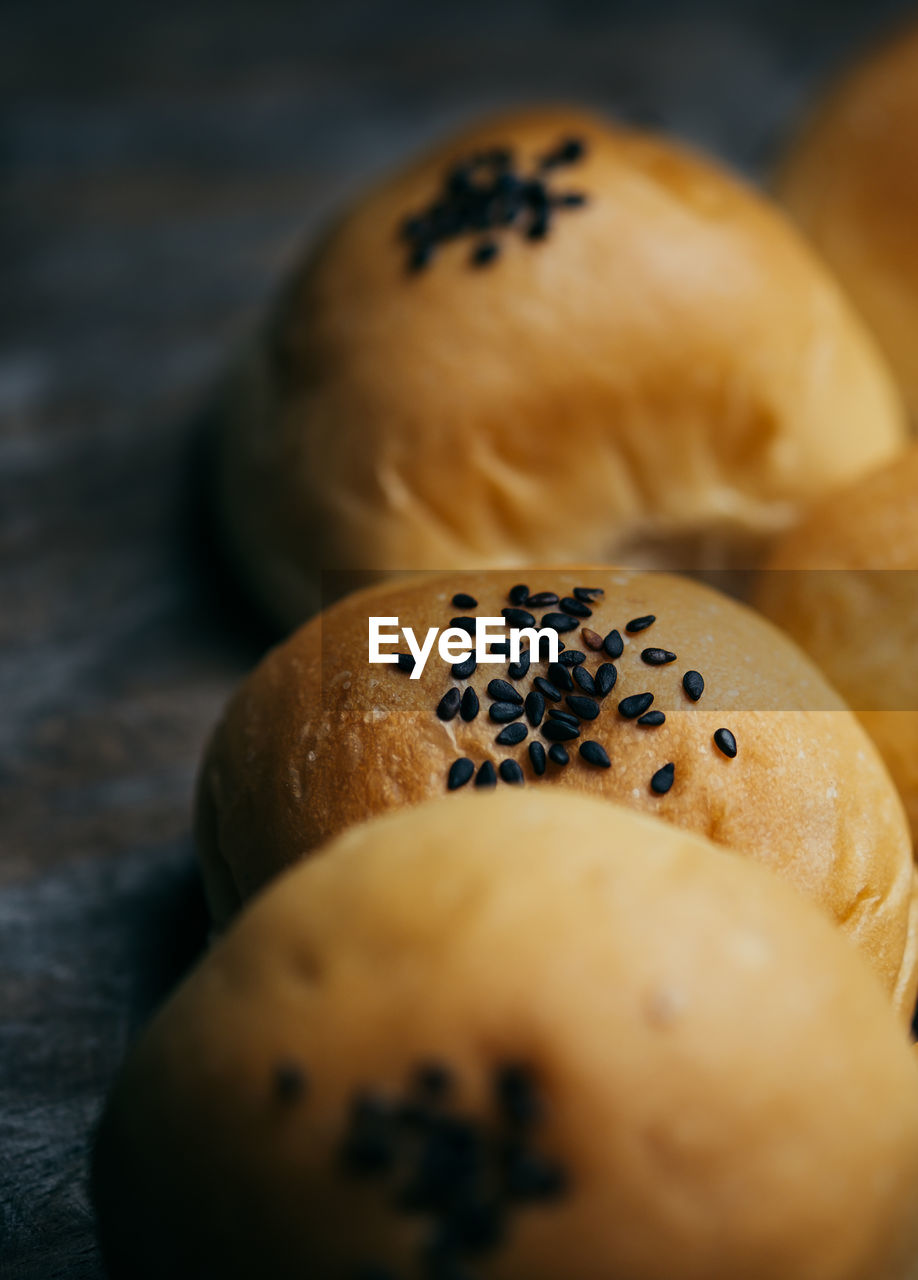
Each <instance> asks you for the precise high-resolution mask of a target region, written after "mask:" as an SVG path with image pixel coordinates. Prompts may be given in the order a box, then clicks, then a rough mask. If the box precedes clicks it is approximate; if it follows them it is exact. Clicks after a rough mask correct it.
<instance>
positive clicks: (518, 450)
mask: <svg viewBox="0 0 918 1280" xmlns="http://www.w3.org/2000/svg"><path fill="white" fill-rule="evenodd" d="M565 140H567V142H568V144H570V143H573V142H577V143H578V144H579V145H578V146H574V147H572V146H570V145H568V146H567V147H565V146H561V147H560V149H559V144H563V143H564V142H565ZM495 149H497V150H498V151H500V152H501V153H503V154H501V155H495ZM546 160H550V161H551V163H548V164H546ZM566 194H577V195H583V197H584V202H583V203H582V205H579V204H571V203H570V202H569V201H568V202H566V201H565V200H564V196H565V195H566ZM411 215H415V216H414V217H413V219H412V218H411ZM406 218H409V222H408V224H407V226H406V225H405V219H406ZM400 228H402V229H403V230H402V233H401V234H400V233H399V229H400ZM483 238H484V239H486V240H487V242H488V244H489V245H491V246H492V248H491V249H489V252H488V254H487V255H486V260H485V259H484V258H481V257H480V256H478V257H476V256H475V253H474V250H475V246H476V245H478V244H479V243H480V241H481V240H482V239H483ZM476 264H477V265H476ZM412 267H413V268H414V269H412ZM219 416H220V418H221V428H220V438H219V449H218V460H217V482H216V488H217V495H218V507H219V510H220V512H221V513H222V516H221V518H222V524H223V527H224V530H225V534H226V537H227V539H228V543H229V545H230V547H231V549H232V552H233V554H234V556H235V559H236V560H237V561H238V563H239V564H240V565H241V567H242V569H243V571H244V573H245V575H246V576H247V578H248V580H249V581H250V583H251V584H252V586H253V588H254V590H255V592H256V593H257V594H258V596H259V597H260V598H261V600H262V601H263V603H264V604H265V605H266V606H267V607H268V609H269V610H270V611H271V612H272V613H273V614H274V615H275V617H276V618H278V619H279V620H281V621H282V622H283V623H284V624H286V625H293V624H295V623H297V622H299V621H302V620H303V618H305V617H307V616H308V615H309V614H310V613H312V612H314V611H315V610H316V609H317V608H318V607H319V600H320V588H321V573H322V571H323V570H353V571H355V572H357V573H358V574H361V575H362V576H363V578H364V580H365V581H366V580H370V579H373V578H378V577H379V576H381V575H385V574H387V573H391V572H393V571H396V570H417V569H435V568H436V569H450V568H460V567H461V568H469V567H479V566H480V567H488V566H495V565H496V566H501V565H519V564H528V563H533V562H538V563H542V564H566V563H577V562H578V561H579V562H583V561H584V560H600V561H607V562H608V561H609V560H610V559H611V560H615V561H616V562H619V563H628V564H631V565H647V566H650V567H659V568H670V569H694V568H710V567H712V566H714V567H723V566H725V565H731V566H732V565H741V566H746V567H748V566H749V565H751V564H752V563H753V562H755V561H756V560H757V559H758V556H759V554H760V553H761V551H762V549H763V548H764V547H765V546H766V545H767V544H768V543H769V541H770V540H771V539H772V538H773V537H774V536H775V535H776V534H777V533H780V532H781V531H782V530H783V529H785V528H787V527H788V526H789V525H790V524H791V523H792V521H793V519H794V515H795V513H796V512H797V511H798V510H800V509H801V507H802V506H804V505H805V504H806V503H807V502H809V501H811V500H812V499H814V498H816V497H818V496H819V495H820V494H822V493H823V492H825V491H826V490H827V489H828V488H830V487H831V486H832V485H833V484H837V483H842V482H844V481H845V480H847V479H849V478H854V477H855V476H857V475H859V474H860V473H861V472H863V471H864V470H866V469H868V468H869V467H870V466H872V465H874V464H875V463H879V462H881V461H883V460H885V459H887V458H889V457H891V456H892V455H893V454H894V453H895V452H896V450H897V449H899V448H901V447H902V445H903V443H904V440H905V427H904V414H903V410H902V407H901V405H900V403H899V401H898V398H897V396H896V393H895V391H894V389H893V386H892V382H891V379H890V376H889V374H888V373H887V371H886V369H885V367H884V365H883V363H882V361H881V359H880V358H879V356H878V354H877V353H876V352H875V350H874V347H873V345H872V340H871V339H870V338H869V337H868V336H867V334H866V332H865V331H864V330H863V329H862V327H861V325H860V322H859V321H858V320H857V318H856V317H855V316H854V314H853V313H852V311H851V310H850V308H849V306H848V304H847V303H846V301H845V300H844V298H843V297H842V294H841V292H840V291H839V289H838V288H837V286H836V285H835V283H834V281H833V280H832V279H831V278H830V277H829V276H828V274H827V273H826V272H825V270H824V269H823V268H822V266H821V265H820V264H819V263H818V262H817V261H816V259H815V258H814V257H813V256H812V255H811V253H810V251H809V250H808V249H807V248H806V246H805V245H804V243H803V241H802V239H800V238H799V237H798V236H797V234H796V232H795V231H794V230H793V228H792V227H791V226H790V224H789V223H787V222H786V221H785V220H784V218H783V217H782V215H781V214H780V213H779V212H778V211H777V210H776V209H773V208H771V207H770V206H769V205H768V203H767V202H766V201H765V199H764V198H763V197H761V196H760V195H758V194H756V193H754V192H753V191H752V190H750V189H748V188H747V187H746V186H744V185H743V184H742V183H741V182H739V181H738V180H736V179H735V178H733V177H731V176H730V175H729V174H727V173H725V172H724V171H723V170H722V169H720V168H719V167H718V166H716V165H715V164H714V163H713V162H711V161H709V160H707V159H704V158H702V157H701V156H699V155H697V154H694V153H692V152H690V151H688V150H686V149H685V148H684V147H682V146H679V145H676V144H674V143H671V142H668V141H665V140H663V139H659V138H655V137H652V136H649V135H645V134H641V133H637V132H634V131H631V130H629V129H625V128H621V127H613V126H612V125H610V124H608V123H606V122H604V121H602V120H600V119H598V118H596V117H593V116H590V115H585V114H582V113H579V112H575V111H570V110H549V109H542V110H533V111H524V112H517V113H515V114H513V115H507V116H501V117H499V118H497V119H495V120H492V121H489V122H487V123H484V124H481V125H479V126H477V127H476V128H474V129H471V130H469V131H468V132H466V133H465V134H463V135H461V136H460V137H458V138H455V139H453V140H452V141H450V142H448V143H446V144H444V145H443V146H441V147H439V148H437V149H436V150H435V151H433V152H432V153H431V154H430V155H429V156H427V157H426V158H424V159H422V160H420V161H418V162H417V163H415V164H414V165H412V166H411V167H409V168H408V169H407V170H405V171H404V172H402V173H400V174H398V175H396V176H395V177H393V178H391V179H390V180H389V181H387V182H384V183H382V184H381V185H380V186H378V187H377V188H376V189H375V190H373V191H371V192H370V193H368V194H367V196H366V197H365V198H364V199H363V200H361V201H360V202H359V203H357V204H356V205H355V206H354V207H353V209H351V210H350V212H348V213H347V214H346V215H345V216H344V217H343V218H342V219H341V221H340V222H339V223H338V225H337V226H336V227H335V228H334V229H333V230H332V231H331V233H330V234H329V235H328V236H327V237H326V238H325V239H324V240H323V241H322V243H321V245H320V247H319V248H318V250H317V252H316V253H315V254H314V256H312V257H311V258H310V259H309V260H308V261H307V262H305V263H304V264H303V265H302V266H301V267H300V268H298V269H297V271H296V272H295V273H294V276H293V278H292V279H291V281H290V282H289V284H288V286H287V288H286V290H285V291H284V293H283V296H282V298H281V299H280V301H279V303H278V306H277V308H276V310H275V312H274V314H273V316H272V317H271V319H270V322H269V324H268V325H267V327H266V330H265V333H264V336H263V338H262V340H261V342H260V344H259V345H258V346H257V348H256V349H254V350H253V351H252V353H251V355H250V357H249V359H248V360H247V361H246V362H245V363H244V364H243V365H242V366H241V367H240V369H239V372H238V376H237V377H236V378H235V379H234V380H232V381H231V383H230V385H229V387H228V389H227V392H226V395H225V397H224V402H223V409H222V411H221V414H220V415H219Z"/></svg>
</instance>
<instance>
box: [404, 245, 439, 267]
mask: <svg viewBox="0 0 918 1280" xmlns="http://www.w3.org/2000/svg"><path fill="white" fill-rule="evenodd" d="M433 254H434V247H433V245H432V244H431V243H430V241H429V240H422V241H420V243H418V244H416V245H415V247H414V248H413V249H412V251H411V256H410V258H409V259H408V267H409V270H411V271H422V270H423V269H424V267H426V266H427V265H428V263H429V262H430V260H431V258H432V257H433Z"/></svg>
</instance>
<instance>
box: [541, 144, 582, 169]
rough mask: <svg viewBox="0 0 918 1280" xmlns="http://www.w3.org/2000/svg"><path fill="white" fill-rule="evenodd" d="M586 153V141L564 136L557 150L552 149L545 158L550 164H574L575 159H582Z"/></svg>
mask: <svg viewBox="0 0 918 1280" xmlns="http://www.w3.org/2000/svg"><path fill="white" fill-rule="evenodd" d="M585 153H586V143H585V142H584V141H583V139H582V138H565V139H564V141H563V142H562V143H561V145H560V146H559V147H558V148H557V150H555V151H553V152H552V153H551V155H550V156H549V157H546V158H547V159H550V160H551V162H552V164H575V163H576V161H578V160H582V159H583V156H584V154H585Z"/></svg>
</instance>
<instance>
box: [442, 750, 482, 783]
mask: <svg viewBox="0 0 918 1280" xmlns="http://www.w3.org/2000/svg"><path fill="white" fill-rule="evenodd" d="M474 772H475V766H474V764H473V763H472V761H471V760H470V759H469V758H468V756H460V757H459V759H458V760H454V761H453V763H452V764H451V765H450V767H449V774H448V776H447V779H446V788H447V790H448V791H458V790H459V788H460V787H464V786H465V784H466V783H467V782H468V780H469V779H470V778H471V776H472V774H473V773H474Z"/></svg>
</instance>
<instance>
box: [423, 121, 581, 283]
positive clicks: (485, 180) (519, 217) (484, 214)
mask: <svg viewBox="0 0 918 1280" xmlns="http://www.w3.org/2000/svg"><path fill="white" fill-rule="evenodd" d="M584 151H585V147H584V143H583V141H582V140H581V139H580V138H566V139H565V140H564V141H562V142H561V143H560V144H559V145H558V146H557V147H555V148H554V150H552V151H550V152H549V153H548V154H547V155H546V156H543V158H542V160H541V161H540V162H539V165H538V167H537V168H536V171H535V172H534V173H531V174H521V173H517V172H516V169H515V165H514V156H513V152H512V151H511V150H510V149H509V148H507V147H495V148H493V149H492V150H490V151H483V152H480V153H479V154H477V155H473V156H470V157H469V158H468V159H466V160H463V161H461V162H460V163H459V164H456V165H454V166H453V168H452V169H450V171H449V172H448V173H447V174H446V177H445V180H444V184H443V189H442V191H440V193H439V194H438V195H437V197H436V199H435V200H433V201H432V202H431V204H430V205H429V206H428V208H426V209H424V210H423V212H421V213H417V214H412V215H411V217H409V218H407V219H406V220H405V222H404V223H403V225H402V229H401V234H402V237H403V238H404V239H405V240H407V242H408V246H409V255H408V265H409V268H410V269H411V270H412V271H420V270H421V269H422V268H424V267H426V266H427V265H428V264H429V263H430V261H431V259H432V258H433V255H434V253H435V251H436V248H437V246H438V245H440V244H443V243H445V242H446V241H447V240H454V239H456V238H457V237H458V236H462V235H471V236H474V237H475V241H476V243H475V247H474V248H473V249H472V254H471V259H470V260H471V262H472V264H473V265H474V266H477V267H483V266H486V265H487V264H488V263H489V262H493V261H494V259H495V258H496V257H497V255H498V254H499V252H500V244H499V241H498V240H497V238H496V233H497V232H498V231H500V230H501V229H502V228H505V227H511V226H516V227H517V228H519V230H521V231H522V233H523V234H524V235H525V236H526V237H527V239H529V240H543V239H544V238H545V237H546V236H547V235H548V232H549V230H550V229H551V222H552V218H553V216H554V213H555V211H556V210H558V209H572V208H577V207H578V206H580V205H583V204H585V203H586V196H585V195H584V194H583V193H582V192H580V191H562V192H554V191H552V190H551V189H550V187H549V184H548V178H549V174H550V172H551V170H553V169H557V168H558V167H559V166H561V165H569V164H573V163H575V162H576V161H577V160H580V159H581V157H582V156H583V154H584Z"/></svg>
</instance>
